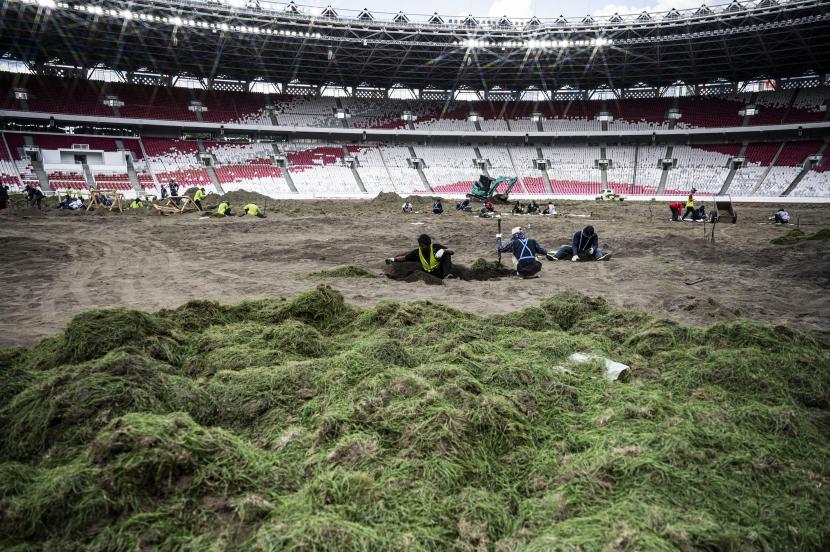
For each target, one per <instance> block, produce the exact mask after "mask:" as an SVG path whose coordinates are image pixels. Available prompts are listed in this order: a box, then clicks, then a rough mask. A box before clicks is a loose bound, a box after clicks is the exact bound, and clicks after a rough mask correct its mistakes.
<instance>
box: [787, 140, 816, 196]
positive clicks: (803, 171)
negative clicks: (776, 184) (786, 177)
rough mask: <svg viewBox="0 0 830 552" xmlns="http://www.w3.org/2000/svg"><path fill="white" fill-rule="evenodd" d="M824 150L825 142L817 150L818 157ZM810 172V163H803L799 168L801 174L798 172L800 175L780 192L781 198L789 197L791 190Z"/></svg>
mask: <svg viewBox="0 0 830 552" xmlns="http://www.w3.org/2000/svg"><path fill="white" fill-rule="evenodd" d="M826 150H827V142H825V143H823V144H822V145H821V148H819V150H818V152H817V154H818V155H824V152H825V151H826ZM810 170H811V169H810V163H808V162H805V163H804V166H803V167H802V168H801V172H800V173H798V176H796V177H795V179H794V180H793V181H792V182H791V183H790V185H789V186H787V189H786V190H784V191H783V192H781V197H786V196H788V195H790V193H791V192H792V191H793V190H795V188H796V186H798V185H799V183H801V180H802V179H803V178H804V176H805V175H806V174H807V173H808V172H810Z"/></svg>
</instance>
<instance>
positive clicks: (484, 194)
mask: <svg viewBox="0 0 830 552" xmlns="http://www.w3.org/2000/svg"><path fill="white" fill-rule="evenodd" d="M518 181H519V179H518V178H516V177H507V176H500V177H498V178H495V179H493V178H490V177H489V176H487V175H484V174H482V175H481V176H479V177H478V181H476V182H473V188H472V189H471V190H470V193H469V194H467V197H468V198H470V199H474V200H476V201H481V202H485V201H495V202H498V203H508V202H509V201H510V200H509V199H508V197H509V195H510V190H512V189H513V186H515V185H516V183H517V182H518ZM504 182H506V183H507V188H505V190H504V192H502V193H496V190H497V189H498V187H499V186H501V185H502V183H504Z"/></svg>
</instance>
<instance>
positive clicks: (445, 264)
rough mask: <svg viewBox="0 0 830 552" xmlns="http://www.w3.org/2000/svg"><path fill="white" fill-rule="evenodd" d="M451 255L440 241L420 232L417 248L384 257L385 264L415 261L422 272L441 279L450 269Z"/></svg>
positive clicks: (447, 274) (448, 273)
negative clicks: (405, 252) (395, 255)
mask: <svg viewBox="0 0 830 552" xmlns="http://www.w3.org/2000/svg"><path fill="white" fill-rule="evenodd" d="M452 255H453V252H452V251H450V250H449V249H447V248H446V247H444V246H443V245H441V244H440V243H435V242H434V241H432V238H430V237H429V236H427V235H426V234H421V235H420V236H418V248H417V249H413V250H412V251H410V252H409V253H407V254H406V255H398V256H397V257H389V258H388V259H386V264H392V263H404V262H408V263H415V262H417V263H418V264H419V266H420V267H421V269H422V270H423V271H424V272H426V273H427V274H431V275H432V276H435V277H436V278H441V279H442V280H443V279H444V278H446V277H447V276H449V275H450V272H451V271H452V261H451V260H450V257H451V256H452Z"/></svg>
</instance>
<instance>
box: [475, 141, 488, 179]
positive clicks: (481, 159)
mask: <svg viewBox="0 0 830 552" xmlns="http://www.w3.org/2000/svg"><path fill="white" fill-rule="evenodd" d="M473 150H475V152H476V159H478V160H480V161H484V160H485V159H484V158H483V157H482V156H481V150H480V149H478V148H473ZM479 170H480V171H481V172H482V173H484V174H485V175H486V176H488V177H489V176H490V171H489V170H487V164H486V163H484V164H483V165H479Z"/></svg>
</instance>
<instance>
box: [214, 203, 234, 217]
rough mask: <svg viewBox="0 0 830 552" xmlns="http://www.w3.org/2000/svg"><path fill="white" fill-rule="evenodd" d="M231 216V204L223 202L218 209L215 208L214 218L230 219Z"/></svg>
mask: <svg viewBox="0 0 830 552" xmlns="http://www.w3.org/2000/svg"><path fill="white" fill-rule="evenodd" d="M232 215H233V212H232V211H231V204H230V202H229V201H223V202H222V203H220V204H219V207H217V208H216V216H217V217H230V216H232Z"/></svg>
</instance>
